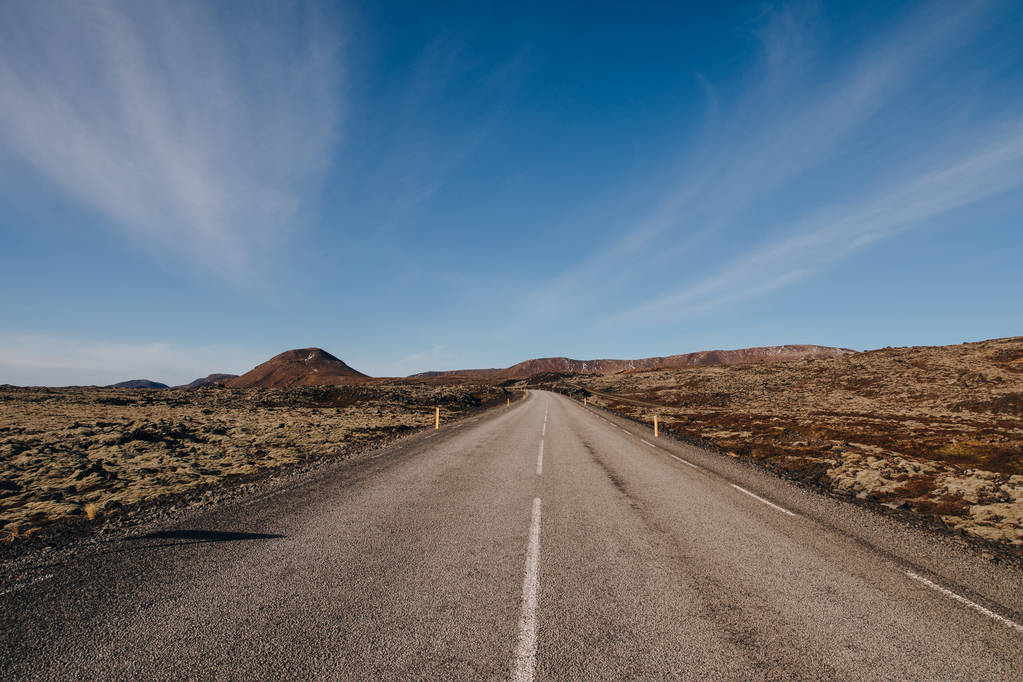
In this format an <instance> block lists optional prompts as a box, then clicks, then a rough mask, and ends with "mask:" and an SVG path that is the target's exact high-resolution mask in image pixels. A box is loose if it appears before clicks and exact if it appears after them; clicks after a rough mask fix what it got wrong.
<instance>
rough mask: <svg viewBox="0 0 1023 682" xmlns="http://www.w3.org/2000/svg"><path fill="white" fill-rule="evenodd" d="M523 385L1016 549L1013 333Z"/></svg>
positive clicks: (1022, 490) (1022, 347) (1017, 349)
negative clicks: (947, 342) (973, 340)
mask: <svg viewBox="0 0 1023 682" xmlns="http://www.w3.org/2000/svg"><path fill="white" fill-rule="evenodd" d="M530 383H532V384H533V385H545V386H549V387H551V388H554V389H556V390H560V391H562V392H565V393H569V394H573V395H575V396H577V397H583V396H589V400H590V401H591V402H592V403H594V404H597V405H600V406H604V407H607V408H610V409H613V410H615V411H618V412H621V413H623V414H627V415H629V416H632V417H634V418H637V419H641V420H646V421H652V419H653V416H654V415H655V414H657V415H659V420H660V425H661V427H662V428H666V429H668V430H670V431H671V432H673V433H674V434H677V435H678V436H680V437H683V438H687V439H690V440H698V441H702V442H705V443H708V444H710V445H712V446H714V447H716V448H718V449H720V450H722V451H724V452H727V453H728V454H730V455H732V456H735V457H740V458H747V459H750V460H753V461H755V462H757V463H760V464H762V465H765V466H767V467H769V468H772V469H774V470H776V471H777V472H779V473H781V474H782V475H785V476H788V477H792V478H796V479H800V480H803V481H805V482H807V483H810V484H812V485H815V486H818V487H821V488H824V489H826V490H828V491H831V492H833V493H835V494H839V495H849V496H853V497H856V498H859V499H860V500H866V501H872V502H873V503H876V504H883V505H885V506H887V507H890V508H893V509H905V510H907V511H910V512H914V513H916V514H920V515H925V516H927V517H929V518H930V519H932V520H934V521H936V522H938V523H939V524H943V525H944V526H946V527H947V528H949V529H951V530H953V531H955V530H958V531H962V532H964V533H967V534H969V535H972V536H975V537H978V538H983V539H985V540H989V541H992V542H995V543H999V544H1001V545H1002V546H1006V547H1010V548H1011V547H1015V548H1017V549H1018V550H1023V337H1017V338H1010V339H997V340H992V341H984V342H980V343H969V344H962V345H956V346H940V347H912V348H886V349H882V350H876V351H869V352H864V353H857V354H855V355H848V356H843V357H836V358H829V359H817V360H804V361H796V362H781V363H772V364H756V365H737V366H730V367H701V368H692V369H679V370H662V371H652V372H633V373H620V374H615V375H609V376H586V377H578V376H577V377H566V376H547V377H538V378H537V379H534V380H533V381H532V382H530Z"/></svg>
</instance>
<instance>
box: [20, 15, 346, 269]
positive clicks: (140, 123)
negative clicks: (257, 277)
mask: <svg viewBox="0 0 1023 682" xmlns="http://www.w3.org/2000/svg"><path fill="white" fill-rule="evenodd" d="M255 5H256V4H255V3H253V4H252V5H251V6H250V5H248V4H247V3H241V4H234V5H233V6H232V7H230V8H225V7H214V6H213V5H212V4H210V3H202V2H195V3H193V2H173V3H135V2H121V1H118V0H113V1H111V2H76V1H75V0H54V1H51V2H30V3H6V4H5V5H4V6H3V7H2V8H0V161H4V162H5V163H8V164H9V163H12V162H13V161H15V160H17V161H19V162H21V163H24V164H26V165H27V166H28V167H30V168H32V169H33V170H34V171H35V172H36V173H37V174H38V175H39V176H40V177H42V178H43V179H44V180H46V181H48V182H50V183H52V184H53V185H55V186H56V187H57V188H59V190H60V191H62V192H63V193H66V194H67V195H69V196H71V197H73V198H74V199H75V200H77V201H78V202H81V203H82V204H84V205H86V206H88V207H90V208H91V209H93V210H95V211H96V212H98V213H99V214H100V215H102V216H103V217H105V218H106V219H107V220H109V221H111V222H112V223H113V224H115V225H117V226H118V227H119V228H120V229H121V230H123V231H124V232H125V233H126V234H127V235H129V236H130V237H131V238H132V239H134V240H136V241H137V242H138V243H139V244H141V245H143V246H145V247H148V248H150V249H153V250H156V251H158V252H161V253H171V254H174V256H176V257H177V258H180V259H182V260H184V261H186V262H189V263H193V264H196V265H198V266H199V267H201V268H207V269H212V270H215V271H217V272H219V273H221V274H222V275H224V276H225V277H227V278H229V279H235V280H239V279H246V278H248V276H249V275H250V274H251V271H252V269H253V268H254V266H255V265H256V264H257V263H258V262H259V260H260V258H261V257H262V256H264V255H266V254H267V253H269V252H271V251H272V249H274V248H275V247H277V246H278V245H279V244H280V243H281V241H282V237H283V236H284V235H285V234H286V233H287V231H288V229H289V227H290V226H291V225H292V224H293V221H294V220H295V218H296V216H297V214H298V212H299V211H300V210H301V209H302V205H303V199H304V196H305V194H306V192H308V191H309V190H310V188H311V187H312V188H314V187H315V184H316V182H317V180H318V179H319V177H320V176H321V174H322V173H323V171H324V170H325V168H326V165H327V163H328V159H329V154H330V152H331V149H332V147H333V146H334V143H335V140H336V137H337V128H338V118H339V110H340V104H341V102H340V96H339V93H340V76H341V74H340V72H339V67H338V58H339V54H338V48H339V44H338V40H337V38H336V37H334V36H332V35H330V34H329V33H327V31H326V29H325V28H324V26H325V25H326V24H327V22H324V21H321V20H320V19H322V17H318V16H316V12H314V11H313V10H309V9H308V8H306V7H304V6H301V5H290V6H288V7H284V6H279V7H277V8H271V7H270V6H268V5H265V4H263V3H259V9H258V10H257V9H256V8H255ZM228 15H230V16H228ZM5 157H6V159H5Z"/></svg>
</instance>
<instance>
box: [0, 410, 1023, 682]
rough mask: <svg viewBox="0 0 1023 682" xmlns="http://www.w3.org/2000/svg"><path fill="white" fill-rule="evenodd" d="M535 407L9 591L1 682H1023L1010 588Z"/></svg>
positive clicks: (1005, 577)
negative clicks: (296, 681)
mask: <svg viewBox="0 0 1023 682" xmlns="http://www.w3.org/2000/svg"><path fill="white" fill-rule="evenodd" d="M652 436H653V434H652V433H651V432H649V431H648V430H647V429H646V428H644V427H643V426H641V425H637V424H634V423H631V422H627V421H624V420H619V419H616V418H613V417H611V416H609V415H608V414H606V413H604V412H601V411H599V410H596V409H594V408H586V407H583V406H581V405H579V404H578V403H575V402H572V401H570V400H569V399H567V398H565V397H562V396H558V395H554V394H549V393H542V392H533V393H530V394H529V395H528V396H527V397H526V398H525V399H524V400H522V401H520V402H518V403H516V404H513V405H512V406H511V407H508V408H505V409H501V410H496V411H493V412H491V413H488V414H486V415H483V416H480V417H476V418H474V419H472V420H469V421H466V422H462V423H460V424H456V425H446V426H444V427H443V428H442V429H441V430H440V431H437V432H432V431H431V432H429V433H424V434H419V435H416V436H414V437H412V438H410V439H407V440H405V441H403V442H401V443H399V444H398V445H395V446H391V447H389V448H386V449H383V450H380V451H379V452H378V453H376V454H375V455H374V456H373V457H372V458H369V457H367V458H364V459H362V460H361V461H359V462H355V463H338V464H336V465H330V466H327V467H325V468H323V469H321V470H318V471H316V472H314V473H312V474H307V475H305V476H304V477H300V478H298V479H296V480H295V481H292V482H291V483H289V484H288V485H287V486H286V487H283V488H280V489H278V490H274V491H272V492H265V493H263V494H260V495H257V496H254V497H251V498H248V499H244V500H241V501H239V502H234V503H231V504H229V505H226V506H221V507H219V508H217V509H214V510H212V511H204V512H199V513H197V514H195V515H194V516H192V517H191V518H187V519H184V520H181V521H178V522H177V525H175V526H172V527H168V528H164V529H161V530H159V531H157V532H151V533H148V534H147V535H146V536H143V537H135V538H122V539H117V540H111V541H107V542H103V543H100V544H98V545H95V546H91V547H89V548H87V549H83V550H81V551H79V552H78V553H77V554H76V555H75V556H74V557H73V558H72V559H71V560H66V559H65V560H60V561H53V562H51V563H49V564H47V563H45V562H40V563H39V564H38V565H35V566H31V567H28V568H25V569H23V570H22V571H21V573H20V574H19V575H16V576H7V580H6V582H5V584H4V586H3V587H2V588H0V610H2V629H0V632H2V634H0V637H2V646H0V673H2V674H0V677H2V678H3V679H184V678H192V679H242V680H254V679H257V680H262V679H280V678H301V679H309V678H318V679H522V680H528V679H536V680H565V679H623V678H630V679H665V678H666V679H694V680H696V679H701V680H707V679H808V680H809V679H812V680H817V679H898V680H912V679H919V680H939V679H966V678H969V679H992V680H994V679H1001V680H1007V679H1013V680H1018V679H1023V627H1021V626H1020V622H1023V620H1021V615H1023V590H1021V589H1020V588H1021V584H1023V581H1021V577H1020V574H1019V573H1018V572H1014V571H1012V570H1010V569H1007V568H1004V567H1000V566H998V565H994V564H991V563H990V562H986V561H984V560H983V559H979V558H976V557H974V556H972V555H971V554H969V553H967V552H965V551H964V550H962V549H961V548H960V547H959V546H958V544H957V543H956V542H955V541H953V540H944V539H941V538H937V537H935V536H933V535H931V534H928V533H926V532H923V531H917V530H913V529H910V528H907V527H905V526H903V525H901V524H898V523H896V522H894V521H892V520H890V519H887V518H885V517H882V516H879V515H876V514H874V513H871V512H869V511H866V510H863V509H860V508H858V507H855V506H853V505H850V504H846V503H843V502H840V501H836V500H832V499H829V498H826V497H823V496H820V495H816V494H814V493H811V492H807V491H804V490H802V489H800V488H798V487H796V486H794V485H791V484H788V483H786V482H783V481H780V480H778V479H776V478H773V477H772V476H770V475H768V474H765V473H763V472H760V471H758V470H756V469H755V468H753V467H749V466H747V465H744V464H742V463H740V462H737V461H733V460H732V459H731V458H728V457H723V456H720V455H714V454H710V453H707V452H703V451H700V450H697V449H695V448H691V447H688V446H684V445H681V444H678V443H673V442H668V441H666V440H665V439H663V438H662V439H658V440H657V441H656V442H655V441H654V439H653V437H652Z"/></svg>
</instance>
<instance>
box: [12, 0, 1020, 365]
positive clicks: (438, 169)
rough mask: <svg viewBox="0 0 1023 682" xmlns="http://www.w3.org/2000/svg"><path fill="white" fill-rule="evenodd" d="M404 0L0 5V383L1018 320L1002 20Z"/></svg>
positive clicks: (764, 340) (870, 339)
mask: <svg viewBox="0 0 1023 682" xmlns="http://www.w3.org/2000/svg"><path fill="white" fill-rule="evenodd" d="M426 5H427V4H426V3H384V2H361V3H360V2H354V3H340V4H303V3H287V4H286V3H262V2H253V3H225V4H216V3H207V2H195V3H190V2H180V3H136V2H76V1H72V0H68V1H67V2H61V1H58V0H55V1H54V2H46V3H22V2H6V3H2V4H0V287H2V291H3V296H2V297H0V319H2V320H3V323H2V325H0V383H3V382H9V383H16V384H50V385H61V384H73V383H110V382H113V381H118V380H122V379H128V378H136V377H146V378H151V379H155V380H161V381H166V382H169V383H180V382H184V381H189V380H191V379H193V378H195V377H198V376H202V375H205V374H207V373H210V372H235V373H240V372H243V371H246V370H248V369H249V368H251V367H252V366H253V365H255V364H257V363H258V362H261V361H262V360H264V359H266V358H267V357H269V356H271V355H273V354H275V353H277V352H280V351H282V350H285V349H288V348H295V347H305V346H320V347H323V348H325V349H327V350H328V351H330V352H332V353H334V354H336V355H338V356H339V357H341V358H342V359H344V360H345V361H346V362H348V363H349V364H350V365H352V366H353V367H356V368H357V369H360V370H362V371H364V372H367V373H370V374H373V375H377V376H394V375H399V376H400V375H406V374H410V373H413V372H417V371H423V370H428V369H449V368H459V367H491V366H507V365H510V364H513V363H515V362H518V361H520V360H523V359H526V358H530V357H538V356H550V355H567V356H570V357H577V358H596V357H617V358H632V357H644V356H650V355H667V354H673V353H683V352H689V351H696V350H702V349H710V348H737V347H745V346H753V345H773V344H782V343H818V344H825V345H836V346H845V347H851V348H856V349H867V348H876V347H882V346H886V345H917V344H947V343H958V342H961V341H966V340H978V339H983V338H992V337H999V336H1011V335H1019V334H1023V325H1021V322H1023V296H1021V295H1020V294H1021V291H1023V266H1021V265H1020V264H1021V263H1023V221H1021V217H1023V47H1021V43H1020V40H1019V36H1020V35H1023V4H1020V3H1018V2H976V3H970V2H962V1H956V2H934V3H919V4H917V3H891V2H857V3H845V2H841V3H837V2H836V3H823V2H822V3H812V2H795V3H772V2H754V3H692V4H691V6H685V5H684V4H683V3H664V4H653V3H650V4H641V3H636V6H635V7H631V6H627V5H622V4H621V3H608V4H606V5H603V4H594V3H580V4H565V5H560V6H557V7H552V5H551V4H550V3H538V4H535V5H532V4H519V3H509V4H508V5H496V6H488V5H485V4H484V3H479V2H473V3H464V4H456V3H450V4H443V5H433V4H432V3H431V4H430V5H431V6H429V7H427V6H426ZM625 7H628V8H627V9H623V8H625Z"/></svg>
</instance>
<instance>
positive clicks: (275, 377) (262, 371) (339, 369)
mask: <svg viewBox="0 0 1023 682" xmlns="http://www.w3.org/2000/svg"><path fill="white" fill-rule="evenodd" d="M368 380H369V377H368V376H366V375H365V374H363V373H362V372H357V371H355V370H354V369H352V368H351V367H349V366H348V365H346V364H345V363H343V362H341V361H340V360H338V359H337V358H336V357H334V356H333V355H331V354H330V353H328V352H327V351H325V350H322V349H320V348H297V349H295V350H288V351H284V352H283V353H281V354H280V355H275V356H274V357H272V358H270V359H269V360H267V361H266V362H264V363H263V364H262V365H259V366H257V367H255V368H253V369H251V370H249V371H248V372H246V373H245V374H243V375H241V376H240V377H235V378H234V379H227V380H226V381H224V385H225V386H230V387H232V388H252V387H258V388H268V387H271V386H328V385H333V384H360V383H363V382H365V381H368Z"/></svg>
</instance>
